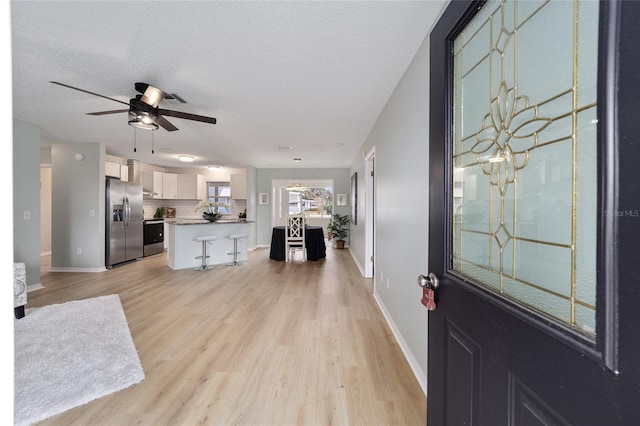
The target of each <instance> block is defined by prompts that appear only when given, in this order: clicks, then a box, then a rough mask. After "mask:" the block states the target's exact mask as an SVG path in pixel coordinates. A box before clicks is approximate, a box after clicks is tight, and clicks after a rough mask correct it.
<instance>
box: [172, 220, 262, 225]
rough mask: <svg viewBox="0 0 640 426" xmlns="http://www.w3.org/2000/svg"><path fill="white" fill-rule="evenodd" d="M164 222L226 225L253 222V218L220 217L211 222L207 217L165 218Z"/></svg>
mask: <svg viewBox="0 0 640 426" xmlns="http://www.w3.org/2000/svg"><path fill="white" fill-rule="evenodd" d="M164 222H165V223H169V224H173V225H209V224H213V225H216V224H219V225H224V224H225V223H253V221H252V220H241V219H220V220H217V221H215V222H209V221H208V220H206V219H165V220H164Z"/></svg>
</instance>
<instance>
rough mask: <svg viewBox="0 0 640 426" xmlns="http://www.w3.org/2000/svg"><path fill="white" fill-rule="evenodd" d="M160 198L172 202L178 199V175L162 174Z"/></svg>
mask: <svg viewBox="0 0 640 426" xmlns="http://www.w3.org/2000/svg"><path fill="white" fill-rule="evenodd" d="M162 198H163V199H164V200H174V199H176V198H178V174H177V173H162Z"/></svg>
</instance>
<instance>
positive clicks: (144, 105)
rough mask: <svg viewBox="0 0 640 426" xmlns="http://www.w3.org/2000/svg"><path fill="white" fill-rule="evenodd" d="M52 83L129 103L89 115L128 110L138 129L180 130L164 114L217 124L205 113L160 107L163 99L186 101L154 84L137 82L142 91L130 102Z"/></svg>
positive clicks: (131, 121) (61, 84) (138, 89)
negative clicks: (121, 107)
mask: <svg viewBox="0 0 640 426" xmlns="http://www.w3.org/2000/svg"><path fill="white" fill-rule="evenodd" d="M51 83H53V84H57V85H59V86H63V87H68V88H69V89H73V90H78V91H80V92H84V93H88V94H90V95H94V96H99V97H101V98H105V99H109V100H111V101H114V102H118V103H121V104H124V105H127V106H128V107H129V108H128V109H117V110H111V111H99V112H88V113H87V114H88V115H106V114H117V113H121V112H128V113H129V125H130V126H133V127H136V128H138V129H144V130H157V129H158V127H162V128H163V129H165V130H167V131H169V132H173V131H176V130H178V128H177V127H176V126H174V125H173V124H171V123H170V122H169V121H168V120H167V119H166V118H164V116H168V117H176V118H183V119H185V120H193V121H200V122H203V123H211V124H216V119H215V118H213V117H206V116H204V115H197V114H189V113H186V112H181V111H173V110H170V109H163V108H159V107H158V106H159V105H160V102H162V100H163V99H178V100H180V101H181V102H184V101H183V100H182V99H180V97H178V96H177V95H170V94H168V93H165V92H163V91H162V90H160V89H158V88H157V87H153V86H152V85H150V84H147V83H135V85H134V86H135V89H136V91H138V92H140V94H139V95H136V97H135V98H131V99H130V100H129V102H124V101H121V100H119V99H114V98H110V97H108V96H105V95H101V94H99V93H94V92H90V91H88V90H84V89H80V88H78V87H73V86H70V85H68V84H64V83H60V82H58V81H51Z"/></svg>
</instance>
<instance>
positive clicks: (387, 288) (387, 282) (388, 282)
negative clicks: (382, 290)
mask: <svg viewBox="0 0 640 426" xmlns="http://www.w3.org/2000/svg"><path fill="white" fill-rule="evenodd" d="M387 290H389V277H387Z"/></svg>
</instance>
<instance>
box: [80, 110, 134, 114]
mask: <svg viewBox="0 0 640 426" xmlns="http://www.w3.org/2000/svg"><path fill="white" fill-rule="evenodd" d="M119 112H129V110H128V109H112V110H111V111H98V112H88V113H87V115H107V114H117V113H119Z"/></svg>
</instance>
